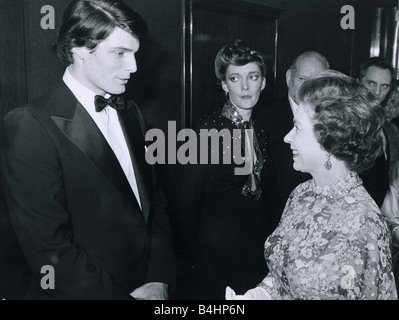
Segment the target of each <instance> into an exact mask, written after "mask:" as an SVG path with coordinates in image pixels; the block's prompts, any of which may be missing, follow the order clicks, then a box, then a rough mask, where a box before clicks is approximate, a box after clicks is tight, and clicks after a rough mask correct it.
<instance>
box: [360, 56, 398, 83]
mask: <svg viewBox="0 0 399 320" xmlns="http://www.w3.org/2000/svg"><path fill="white" fill-rule="evenodd" d="M370 67H377V68H380V69H383V70H387V69H388V70H389V72H391V77H392V81H394V79H395V71H394V69H393V68H392V66H391V65H390V64H389V63H388V62H387V61H386V60H385V59H383V58H381V57H372V58H368V59H367V60H366V61H365V62H363V64H362V65H361V66H360V72H359V80H362V79H363V77H364V76H365V75H366V73H367V70H368V69H369V68H370Z"/></svg>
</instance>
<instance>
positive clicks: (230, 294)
mask: <svg viewBox="0 0 399 320" xmlns="http://www.w3.org/2000/svg"><path fill="white" fill-rule="evenodd" d="M226 300H272V299H271V296H270V294H269V293H268V292H266V290H264V289H263V288H261V287H256V288H253V289H250V290H248V291H247V292H245V294H244V295H237V294H236V293H235V291H234V290H233V289H231V288H230V287H226Z"/></svg>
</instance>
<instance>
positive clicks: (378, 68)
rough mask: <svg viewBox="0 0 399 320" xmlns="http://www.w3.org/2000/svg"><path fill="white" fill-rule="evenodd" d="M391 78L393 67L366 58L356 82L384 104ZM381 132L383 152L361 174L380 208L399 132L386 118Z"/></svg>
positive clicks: (397, 154) (397, 152)
mask: <svg viewBox="0 0 399 320" xmlns="http://www.w3.org/2000/svg"><path fill="white" fill-rule="evenodd" d="M393 79H394V71H393V68H392V67H391V66H390V65H389V64H388V63H387V62H386V61H385V60H384V59H382V58H380V57H372V58H369V59H367V60H366V61H365V62H364V63H363V64H362V65H361V66H360V71H359V78H358V80H359V82H360V83H362V84H363V85H364V86H365V87H366V88H367V89H368V90H369V91H370V92H372V93H373V94H374V95H375V97H376V98H377V99H378V101H379V102H380V103H381V105H382V106H383V107H385V105H386V102H387V100H388V99H389V96H390V95H389V93H390V91H391V88H392V86H393ZM390 120H391V119H390ZM390 120H389V121H390ZM383 132H384V140H385V144H384V153H383V154H382V155H381V156H380V157H378V158H377V160H376V161H375V164H374V166H373V167H372V168H371V169H369V170H367V171H366V172H363V173H362V174H361V175H360V177H361V178H362V180H363V184H364V187H365V188H366V190H367V191H368V192H369V193H370V195H371V196H372V197H373V199H374V201H375V202H376V203H377V205H378V206H379V207H381V206H382V203H383V201H384V198H385V195H386V193H387V191H388V188H389V169H390V162H395V161H397V160H398V159H399V135H398V132H397V130H396V128H395V127H393V124H392V123H391V122H389V123H388V122H387V121H386V122H385V125H384V130H383Z"/></svg>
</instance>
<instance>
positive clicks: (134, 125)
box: [118, 103, 152, 221]
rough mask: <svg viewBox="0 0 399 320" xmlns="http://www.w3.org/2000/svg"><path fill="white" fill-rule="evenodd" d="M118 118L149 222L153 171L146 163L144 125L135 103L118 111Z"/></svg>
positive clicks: (145, 217)
mask: <svg viewBox="0 0 399 320" xmlns="http://www.w3.org/2000/svg"><path fill="white" fill-rule="evenodd" d="M118 117H119V120H120V124H121V126H122V130H123V132H124V135H125V138H126V142H127V145H128V148H129V152H130V157H131V159H132V163H133V168H134V175H135V178H136V183H137V187H138V190H139V195H140V202H141V207H142V212H143V215H144V219H145V220H146V221H147V220H148V216H149V214H150V209H151V197H152V194H151V190H152V171H151V167H150V166H149V165H148V164H147V163H146V161H145V140H144V123H143V122H142V118H141V115H140V114H139V111H138V109H137V107H136V105H134V104H133V103H131V104H130V105H128V106H127V108H126V110H124V111H118Z"/></svg>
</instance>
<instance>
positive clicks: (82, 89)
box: [62, 68, 110, 113]
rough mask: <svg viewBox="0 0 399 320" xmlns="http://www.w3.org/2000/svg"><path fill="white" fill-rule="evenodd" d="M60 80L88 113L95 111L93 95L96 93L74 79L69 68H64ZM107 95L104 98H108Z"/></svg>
mask: <svg viewBox="0 0 399 320" xmlns="http://www.w3.org/2000/svg"><path fill="white" fill-rule="evenodd" d="M62 80H63V81H64V83H65V84H66V85H67V87H68V88H69V89H70V90H71V91H72V93H73V94H74V95H75V97H76V99H78V101H79V102H80V103H81V104H82V106H83V107H84V108H85V109H86V110H87V111H89V112H90V113H91V112H95V110H96V109H95V106H94V97H95V96H96V93H95V92H94V91H92V90H90V89H89V88H87V87H86V86H84V85H83V84H81V83H80V82H79V81H78V80H76V79H75V78H74V77H73V76H72V74H71V73H70V71H69V68H66V70H65V72H64V75H63V77H62ZM109 96H110V95H109V94H106V95H105V98H108V97H109Z"/></svg>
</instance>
